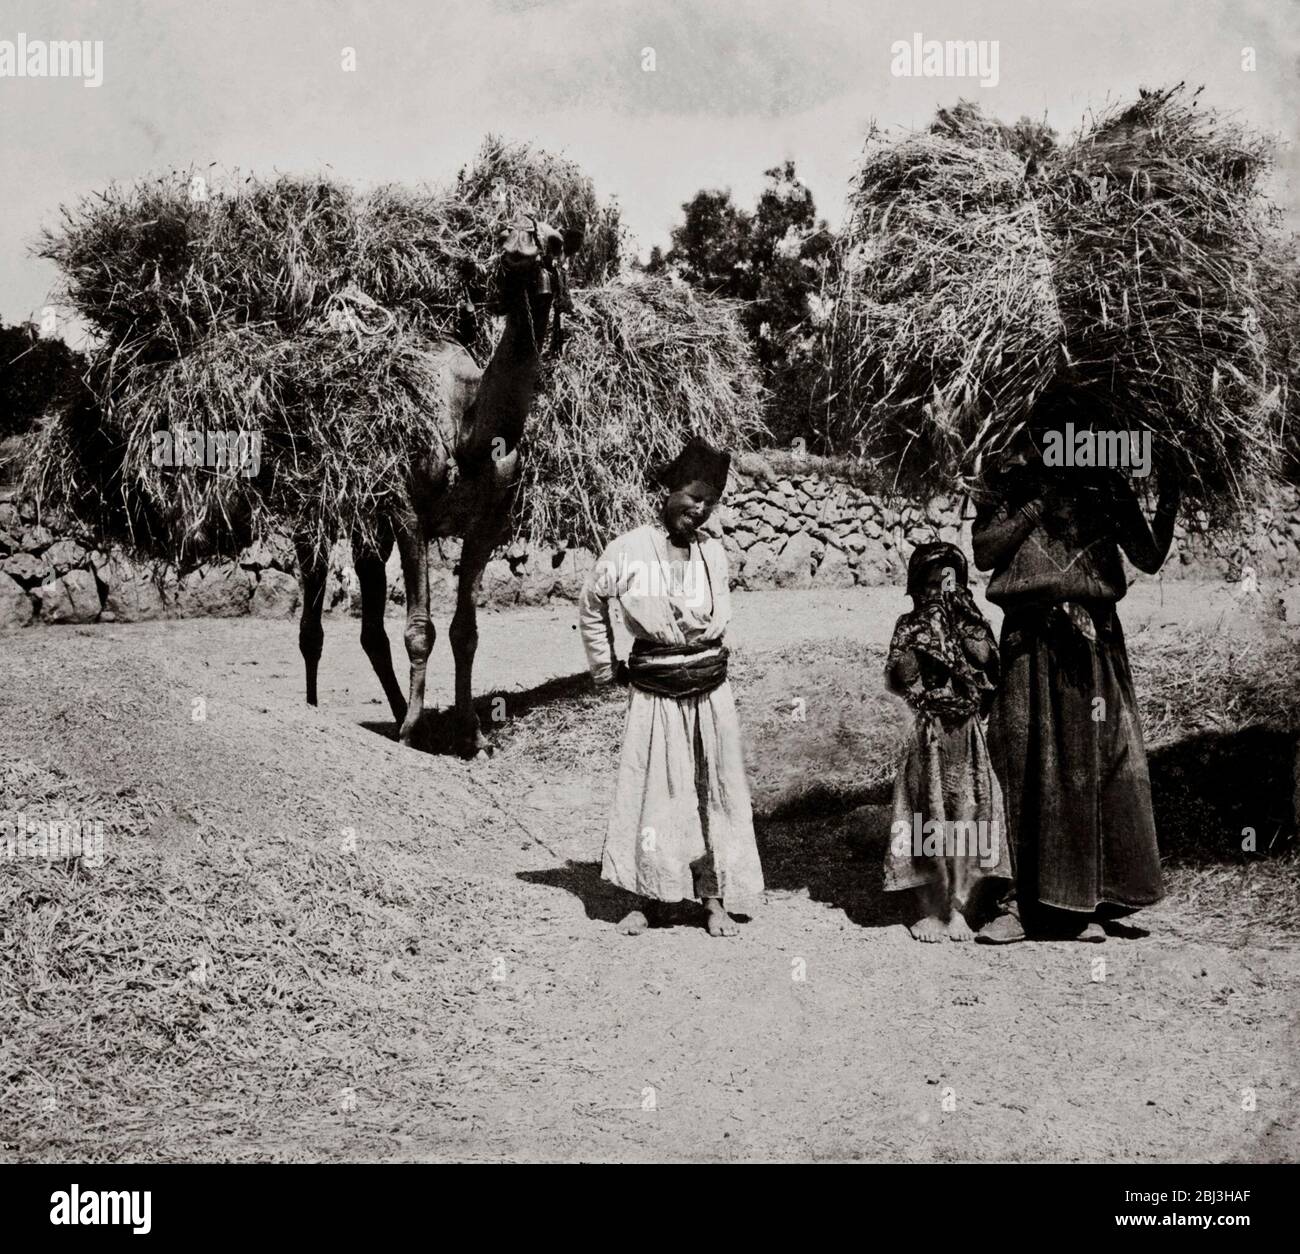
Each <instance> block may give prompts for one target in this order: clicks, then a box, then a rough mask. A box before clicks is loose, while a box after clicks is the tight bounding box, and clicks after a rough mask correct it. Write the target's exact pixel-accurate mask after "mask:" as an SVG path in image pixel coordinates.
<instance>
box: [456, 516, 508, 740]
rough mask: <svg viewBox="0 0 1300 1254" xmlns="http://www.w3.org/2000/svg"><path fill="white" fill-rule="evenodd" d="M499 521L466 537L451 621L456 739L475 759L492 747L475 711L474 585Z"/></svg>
mask: <svg viewBox="0 0 1300 1254" xmlns="http://www.w3.org/2000/svg"><path fill="white" fill-rule="evenodd" d="M495 523H496V520H495V519H492V520H491V521H490V522H489V524H488V529H487V532H486V534H485V533H484V531H474V532H473V533H472V534H470V535H468V536H466V537H465V542H464V545H463V546H462V547H461V553H460V580H459V582H458V583H457V585H456V613H455V615H454V616H453V617H452V620H451V631H450V633H449V638H450V640H451V652H452V656H453V657H454V658H455V659H456V736H457V741H458V744H459V748H460V752H461V754H462V755H463V756H464V757H467V758H472V757H474V755H475V754H477V753H485V752H487V750H488V749H489V748H490V747H491V746H490V742H489V741H488V739H487V737H486V736H484V735H483V732H482V730H481V729H480V727H479V723H478V715H477V714H476V713H475V711H474V654H475V652H476V651H477V649H478V611H477V608H476V607H475V605H474V585H475V584H476V583H477V582H478V577H479V576H480V575H481V574H482V573H483V567H484V566H486V565H487V562H488V558H489V557H491V555H492V550H493V548H495V547H496V539H497V527H496V525H495Z"/></svg>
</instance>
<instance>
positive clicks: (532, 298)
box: [295, 219, 582, 757]
mask: <svg viewBox="0 0 1300 1254" xmlns="http://www.w3.org/2000/svg"><path fill="white" fill-rule="evenodd" d="M581 242H582V231H581V229H580V228H579V229H572V230H567V231H565V232H563V233H561V232H559V231H557V230H556V229H555V228H554V227H552V226H549V225H548V224H547V223H545V222H542V221H540V220H536V219H533V220H530V221H528V222H527V223H526V224H523V225H515V226H513V227H512V228H510V229H509V230H508V231H506V232H505V234H504V238H503V241H502V251H501V257H500V261H499V263H498V272H497V289H498V301H499V308H500V310H501V312H502V313H503V314H504V316H505V327H504V330H503V331H502V333H501V338H500V340H499V341H498V342H497V346H496V349H495V350H494V352H493V354H492V357H491V360H489V362H488V364H487V366H486V367H485V368H483V369H481V370H480V369H479V367H478V366H477V365H476V364H475V362H474V359H473V358H472V357H471V356H470V354H469V353H468V352H467V351H466V350H465V349H464V348H463V347H462V346H461V345H460V344H456V343H451V342H444V343H440V344H438V345H437V347H436V348H434V349H433V350H432V351H433V352H434V353H435V355H436V359H437V362H436V364H437V371H436V373H437V377H438V379H439V387H438V395H436V396H434V397H433V398H431V403H432V404H433V405H434V406H435V407H436V410H437V413H438V414H439V422H440V423H441V424H442V425H443V439H442V441H441V443H442V448H440V449H431V450H430V451H429V452H428V453H426V454H423V455H422V456H421V457H420V458H418V459H417V461H416V462H415V464H413V465H412V466H410V467H409V468H408V471H407V475H406V478H405V481H404V483H403V484H402V485H401V490H400V495H399V500H398V504H397V506H396V507H395V508H394V509H392V510H391V511H390V512H389V513H388V514H387V516H385V517H384V518H382V519H379V520H377V522H378V526H377V527H376V528H375V530H376V532H377V539H376V540H375V541H374V542H372V543H369V544H367V543H365V542H364V541H363V540H362V539H361V537H360V536H358V535H354V536H353V538H352V561H353V566H354V568H355V570H356V575H357V582H358V584H359V586H360V592H361V647H362V648H363V649H364V650H365V652H366V656H367V657H368V658H369V659H370V664H371V665H372V666H373V667H374V669H375V674H376V675H378V677H379V682H380V684H381V685H382V686H383V689H384V695H385V696H386V697H387V698H388V704H389V706H390V707H391V708H392V711H393V719H394V721H395V722H396V723H397V725H398V728H399V729H400V730H399V733H398V735H399V739H400V740H401V743H402V744H403V745H410V744H411V741H412V737H413V736H414V735H415V731H416V728H417V726H418V724H419V722H420V717H421V715H422V714H423V712H424V685H425V670H426V667H427V664H428V660H429V654H430V652H431V651H432V649H433V643H434V639H435V635H436V633H435V629H434V626H433V621H432V619H431V617H430V613H429V560H428V558H429V546H430V544H431V543H432V542H433V541H434V540H435V539H441V538H445V537H450V536H459V537H461V539H462V541H463V543H462V547H461V556H460V571H459V578H458V582H457V588H456V611H455V614H454V616H453V617H452V620H451V630H450V632H449V638H450V640H451V649H452V654H453V656H454V658H455V663H456V698H455V709H456V714H455V720H454V722H455V727H456V741H457V747H458V749H459V751H460V752H461V753H462V754H463V755H464V756H466V757H473V756H475V755H476V754H478V753H482V752H486V751H487V749H488V742H487V739H486V737H484V735H483V733H482V729H481V728H480V727H479V722H478V716H477V715H476V713H475V711H474V704H473V670H474V653H475V650H476V649H477V647H478V622H477V612H476V608H475V605H474V585H475V583H476V582H477V580H478V578H479V576H480V575H481V574H482V572H483V567H484V566H485V565H486V564H487V561H488V558H489V557H490V556H491V554H492V550H493V549H495V548H496V547H497V545H498V544H499V543H501V541H502V540H503V539H504V536H505V531H506V528H507V526H508V523H509V519H510V512H511V508H512V507H513V505H514V500H515V494H516V492H517V489H518V484H519V471H520V462H519V448H518V445H519V440H520V438H521V437H522V435H523V431H524V424H525V421H526V420H527V417H528V410H529V408H530V406H531V405H532V402H533V396H534V394H535V393H536V390H537V377H538V372H539V369H540V365H541V350H542V344H543V341H544V339H545V337H546V331H547V327H548V325H550V324H551V319H552V317H553V318H554V324H553V329H552V332H551V348H552V351H556V350H558V347H559V341H560V315H561V314H562V313H567V312H569V311H570V310H571V308H572V306H571V304H570V302H569V295H568V286H567V281H566V275H565V269H564V262H565V258H566V257H569V256H572V255H573V253H574V252H575V251H576V250H577V249H578V247H579V246H580V245H581ZM446 450H452V451H451V452H447V451H446ZM394 544H396V546H397V551H398V554H399V557H400V560H401V564H402V581H403V583H404V585H405V588H406V632H405V638H406V653H407V657H408V659H409V661H410V667H411V671H410V684H409V690H408V693H403V691H402V688H401V686H400V684H399V683H398V682H397V676H396V675H395V674H394V672H393V660H392V654H391V652H390V649H389V643H388V633H387V632H386V631H385V629H384V605H385V602H386V600H387V597H388V580H387V576H386V574H385V563H386V562H387V560H388V557H389V555H390V554H391V553H392V551H393V546H394ZM295 547H296V550H297V556H298V571H299V580H300V582H301V585H302V615H301V618H300V621H299V625H298V648H299V651H300V652H301V653H302V656H303V662H304V663H305V666H306V678H307V703H308V704H309V705H315V704H316V703H317V693H316V676H317V670H318V668H319V664H320V656H321V650H322V648H323V645H324V640H325V633H324V630H323V628H322V626H321V614H322V611H323V609H324V603H325V580H326V573H327V569H328V552H329V550H328V547H326V548H325V549H323V550H322V549H321V548H320V547H318V546H317V545H314V544H310V543H307V542H305V541H298V542H297V543H296V545H295Z"/></svg>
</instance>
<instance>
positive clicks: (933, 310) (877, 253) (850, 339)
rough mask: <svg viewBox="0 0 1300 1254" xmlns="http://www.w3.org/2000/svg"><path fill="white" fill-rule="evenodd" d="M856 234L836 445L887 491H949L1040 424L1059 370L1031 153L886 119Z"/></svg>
mask: <svg viewBox="0 0 1300 1254" xmlns="http://www.w3.org/2000/svg"><path fill="white" fill-rule="evenodd" d="M843 240H844V245H843V247H844V255H843V263H842V265H841V267H840V272H841V279H840V290H839V292H838V294H837V299H836V302H835V316H834V318H833V319H832V322H831V324H830V329H829V336H828V340H829V360H830V362H831V364H832V368H833V377H832V386H833V400H832V404H833V413H834V414H835V416H836V422H835V426H834V433H835V441H834V442H835V443H836V444H837V445H839V446H841V447H846V446H847V447H857V448H859V449H861V450H862V451H863V452H864V453H865V455H866V457H867V459H868V460H870V461H872V462H874V463H875V464H876V465H877V467H878V470H879V474H880V479H881V482H882V484H883V485H885V486H886V487H889V486H890V485H892V486H893V487H894V488H896V489H898V490H900V491H905V492H906V491H913V490H918V489H919V490H920V491H922V492H924V493H925V494H927V495H929V494H931V491H933V492H939V491H947V490H949V489H950V487H951V486H952V484H951V483H950V479H958V480H960V479H961V478H963V477H964V476H965V475H967V474H969V473H970V470H971V467H972V466H973V465H974V464H975V461H976V458H978V457H979V455H980V454H984V455H987V454H988V453H989V452H996V451H997V449H998V448H1000V447H1001V445H1002V443H1003V442H1005V441H1006V440H1007V439H1008V438H1009V437H1010V434H1011V433H1012V432H1014V430H1015V428H1016V426H1017V425H1018V424H1021V423H1023V422H1024V421H1025V420H1026V418H1027V416H1028V414H1029V413H1030V411H1031V410H1032V408H1033V406H1034V403H1035V401H1036V400H1037V398H1038V397H1039V396H1040V395H1041V393H1042V392H1043V391H1044V390H1045V388H1046V387H1047V386H1048V384H1049V383H1050V381H1051V379H1052V378H1053V376H1054V374H1055V371H1056V367H1057V354H1058V351H1059V350H1058V345H1059V341H1060V326H1061V324H1060V316H1059V314H1058V311H1057V308H1056V300H1055V293H1054V291H1053V288H1052V284H1051V277H1050V267H1049V262H1048V253H1047V246H1046V243H1045V242H1044V240H1043V236H1042V228H1041V225H1040V222H1039V211H1038V206H1037V204H1036V203H1035V201H1034V199H1033V197H1032V196H1030V195H1029V194H1028V192H1027V190H1026V187H1025V179H1024V166H1023V163H1021V162H1020V161H1018V160H1017V159H1016V158H1015V157H1014V156H1012V155H1011V154H1010V153H1009V152H1006V151H1005V150H1003V149H1001V148H999V147H995V146H983V145H971V144H968V143H965V142H962V141H960V140H956V139H953V138H950V137H948V136H945V135H932V134H920V135H914V136H909V137H907V138H906V139H903V140H901V141H897V140H890V139H888V138H887V137H886V136H884V135H883V134H882V133H880V132H878V131H873V132H872V134H871V136H870V137H869V138H868V141H867V148H866V152H865V155H864V157H863V161H862V164H861V166H860V167H859V169H858V171H857V173H856V174H855V176H854V179H853V183H852V186H851V187H850V191H849V202H848V221H847V223H846V226H845V230H844V233H843ZM993 415H996V419H995V420H994V421H990V418H991V416H993Z"/></svg>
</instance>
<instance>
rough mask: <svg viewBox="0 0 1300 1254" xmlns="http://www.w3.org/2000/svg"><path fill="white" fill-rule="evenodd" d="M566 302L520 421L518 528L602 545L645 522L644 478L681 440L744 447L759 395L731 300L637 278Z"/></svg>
mask: <svg viewBox="0 0 1300 1254" xmlns="http://www.w3.org/2000/svg"><path fill="white" fill-rule="evenodd" d="M574 305H575V309H574V314H573V318H572V320H571V323H570V331H569V337H568V339H567V340H566V342H565V346H564V351H563V353H561V354H560V356H559V357H558V358H556V359H554V361H553V362H552V363H551V365H550V366H549V368H548V370H547V378H546V380H545V384H544V387H543V392H542V395H541V396H540V397H539V398H538V401H537V407H536V410H535V412H534V415H533V418H532V419H531V420H530V424H529V429H528V437H527V457H526V460H525V466H524V485H523V491H522V496H523V499H524V501H525V503H526V511H525V513H524V514H522V515H521V517H520V530H521V531H523V532H526V533H527V534H528V535H529V536H530V537H531V539H532V540H533V541H534V542H536V543H543V542H556V541H573V542H577V543H581V544H585V545H587V546H589V547H592V548H601V547H603V546H604V544H605V543H606V542H607V541H608V540H609V539H610V538H611V537H613V536H614V535H616V534H618V533H619V532H620V531H624V530H626V529H628V528H630V527H633V526H635V525H637V524H638V523H641V522H644V521H645V520H646V519H647V518H648V517H649V511H650V508H651V504H652V500H651V496H650V484H649V483H648V482H647V470H648V469H649V467H651V466H653V465H654V464H655V463H657V462H662V461H667V460H669V459H670V458H672V457H674V456H675V455H676V454H677V452H678V450H679V449H680V448H681V445H682V442H683V437H684V436H685V435H687V434H690V433H692V432H693V433H695V434H697V435H701V436H704V437H705V438H706V439H708V440H709V441H711V442H712V443H714V444H716V445H719V446H721V447H724V448H744V447H747V446H748V445H749V444H750V443H751V441H752V440H753V438H754V437H755V436H756V435H758V433H759V432H760V431H761V429H762V419H761V412H762V403H761V394H760V393H761V389H760V386H759V382H758V375H757V372H756V369H755V365H754V360H753V355H752V350H751V348H750V343H749V340H748V337H747V336H746V335H745V332H744V329H743V328H742V326H741V325H740V320H739V318H738V317H737V314H736V310H735V308H734V306H733V305H732V304H731V303H730V302H726V301H721V300H717V299H711V298H707V297H701V296H699V295H697V294H695V293H694V292H692V291H691V289H690V288H688V287H686V286H684V285H681V286H678V285H674V284H673V283H671V282H669V281H668V280H665V279H656V278H649V277H642V278H638V279H636V280H635V281H634V282H629V283H609V284H606V285H604V286H602V287H595V288H591V289H589V290H587V291H585V292H579V293H575V298H574ZM556 484H565V485H574V487H573V488H571V489H570V490H568V491H564V492H557V491H555V490H554V487H553V485H556ZM577 485H581V486H580V487H578V486H577Z"/></svg>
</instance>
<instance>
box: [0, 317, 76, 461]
mask: <svg viewBox="0 0 1300 1254" xmlns="http://www.w3.org/2000/svg"><path fill="white" fill-rule="evenodd" d="M85 364H86V363H85V359H84V358H83V357H82V355H81V354H80V353H78V352H75V351H74V350H73V349H71V348H69V347H68V346H67V345H66V344H65V343H64V342H63V341H62V340H60V339H41V338H40V331H39V328H38V327H37V325H36V324H35V323H34V322H25V323H23V324H21V325H19V326H12V327H6V326H0V436H6V435H21V434H22V433H23V432H25V431H28V430H30V429H31V428H32V427H33V426H34V425H35V424H36V422H37V421H38V420H39V419H40V418H42V417H44V415H45V414H46V413H47V412H48V411H49V410H50V409H52V408H54V407H55V406H57V405H59V404H61V403H62V402H64V401H66V400H67V399H68V398H69V397H70V396H71V395H72V394H73V392H74V391H75V390H76V389H77V388H78V387H79V386H80V382H81V377H82V374H83V372H84V370H85Z"/></svg>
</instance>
